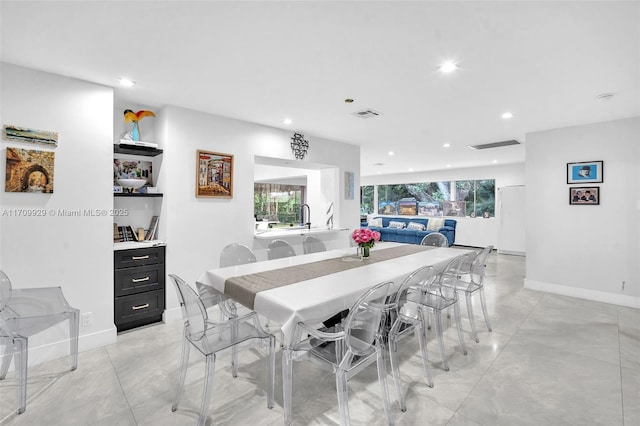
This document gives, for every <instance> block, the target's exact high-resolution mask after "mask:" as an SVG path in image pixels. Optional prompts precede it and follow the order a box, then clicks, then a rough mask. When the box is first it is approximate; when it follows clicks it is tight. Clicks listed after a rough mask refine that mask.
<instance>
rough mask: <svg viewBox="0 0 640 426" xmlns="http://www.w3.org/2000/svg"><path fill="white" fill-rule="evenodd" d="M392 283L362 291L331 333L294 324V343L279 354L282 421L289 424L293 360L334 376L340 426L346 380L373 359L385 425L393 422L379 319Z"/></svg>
mask: <svg viewBox="0 0 640 426" xmlns="http://www.w3.org/2000/svg"><path fill="white" fill-rule="evenodd" d="M392 286H393V283H392V282H384V283H380V284H378V285H376V286H375V287H373V288H372V289H370V290H369V291H367V292H366V293H364V294H363V295H362V296H361V297H360V298H359V299H358V301H357V302H356V303H355V304H354V305H353V307H352V308H351V309H350V311H349V315H348V316H347V318H346V319H345V321H344V323H343V329H342V328H341V327H337V329H336V330H335V331H333V332H323V331H320V330H316V329H315V328H313V327H312V326H310V325H307V324H305V323H302V322H300V323H298V324H297V326H296V331H295V335H294V340H293V341H294V342H296V343H294V344H293V346H292V347H291V348H290V349H287V350H284V351H283V356H282V370H283V373H282V374H283V375H284V376H285V377H284V392H285V398H284V400H285V424H291V407H290V406H289V407H287V404H288V402H290V401H291V395H292V393H293V389H292V377H291V371H292V369H291V367H292V365H291V363H292V362H293V360H309V361H314V362H315V363H317V364H318V365H320V366H321V367H324V368H325V369H327V370H329V371H331V372H333V373H334V374H335V375H336V388H337V394H338V407H339V410H340V418H341V423H342V424H343V425H348V424H349V404H348V392H347V382H348V380H350V379H351V378H352V377H354V376H355V375H356V374H358V373H359V372H361V371H362V370H364V369H365V368H366V367H368V366H369V365H371V364H373V363H374V362H375V363H376V365H377V368H378V383H379V385H380V392H381V393H382V401H383V407H384V412H385V415H386V420H387V423H388V424H390V425H391V424H393V419H392V417H391V408H390V403H389V393H388V389H387V381H386V375H387V371H386V362H385V358H384V346H383V342H382V333H383V329H384V321H383V318H384V314H385V312H387V311H388V309H389V305H388V304H387V297H388V295H389V293H390V291H391V289H392ZM287 395H288V396H287Z"/></svg>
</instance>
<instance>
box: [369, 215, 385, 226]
mask: <svg viewBox="0 0 640 426" xmlns="http://www.w3.org/2000/svg"><path fill="white" fill-rule="evenodd" d="M367 225H369V226H375V227H377V228H382V218H381V217H376V218H374V219H370V220H369V222H368V223H367Z"/></svg>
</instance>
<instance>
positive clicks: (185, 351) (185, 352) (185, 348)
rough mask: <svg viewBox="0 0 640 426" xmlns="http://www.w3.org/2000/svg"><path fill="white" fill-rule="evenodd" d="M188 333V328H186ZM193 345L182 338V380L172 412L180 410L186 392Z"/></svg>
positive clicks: (180, 380)
mask: <svg viewBox="0 0 640 426" xmlns="http://www.w3.org/2000/svg"><path fill="white" fill-rule="evenodd" d="M185 332H186V328H185ZM190 345H191V343H189V342H188V341H187V339H186V337H183V338H182V356H181V359H180V379H179V382H178V393H177V394H176V399H175V401H174V403H173V405H172V406H171V411H176V410H177V409H178V404H179V403H180V398H181V397H182V391H183V390H184V381H185V378H186V377H187V368H188V366H189V351H190V348H191V346H190Z"/></svg>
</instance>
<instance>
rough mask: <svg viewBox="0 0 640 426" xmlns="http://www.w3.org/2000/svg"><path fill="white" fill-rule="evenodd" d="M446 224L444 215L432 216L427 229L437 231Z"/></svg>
mask: <svg viewBox="0 0 640 426" xmlns="http://www.w3.org/2000/svg"><path fill="white" fill-rule="evenodd" d="M443 226H444V218H442V217H430V218H429V223H427V230H429V231H437V230H439V229H440V228H442V227H443Z"/></svg>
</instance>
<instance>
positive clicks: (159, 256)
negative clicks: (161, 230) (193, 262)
mask: <svg viewBox="0 0 640 426" xmlns="http://www.w3.org/2000/svg"><path fill="white" fill-rule="evenodd" d="M164 258H165V247H164V246H157V247H146V248H136V249H128V250H116V251H115V252H114V256H113V260H114V262H113V263H114V271H115V274H114V296H115V301H114V322H115V325H116V329H117V330H118V331H119V332H120V331H124V330H129V329H131V328H135V327H140V326H142V325H146V324H151V323H154V322H159V321H162V314H163V312H164V308H165V275H166V273H165V263H164Z"/></svg>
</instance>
